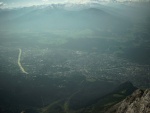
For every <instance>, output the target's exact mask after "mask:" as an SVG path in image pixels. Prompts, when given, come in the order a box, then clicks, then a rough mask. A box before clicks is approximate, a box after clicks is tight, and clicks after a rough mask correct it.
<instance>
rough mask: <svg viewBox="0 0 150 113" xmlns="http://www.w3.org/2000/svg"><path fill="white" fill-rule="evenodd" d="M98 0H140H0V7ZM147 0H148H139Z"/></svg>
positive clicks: (98, 0)
mask: <svg viewBox="0 0 150 113" xmlns="http://www.w3.org/2000/svg"><path fill="white" fill-rule="evenodd" d="M100 1H140V0H0V7H16V6H17V7H18V6H19V7H22V6H32V5H41V4H51V3H53V4H57V3H88V2H100ZM141 1H148V0H141Z"/></svg>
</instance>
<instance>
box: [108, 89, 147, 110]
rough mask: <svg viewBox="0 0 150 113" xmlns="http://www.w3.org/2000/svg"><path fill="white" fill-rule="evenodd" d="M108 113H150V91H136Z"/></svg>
mask: <svg viewBox="0 0 150 113" xmlns="http://www.w3.org/2000/svg"><path fill="white" fill-rule="evenodd" d="M106 113H150V89H146V90H141V89H138V90H136V91H135V92H134V93H133V94H132V95H130V96H128V97H127V98H126V99H124V100H123V101H121V102H119V103H118V104H116V105H114V106H113V107H111V108H110V109H109V110H108V111H107V112H106Z"/></svg>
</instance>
